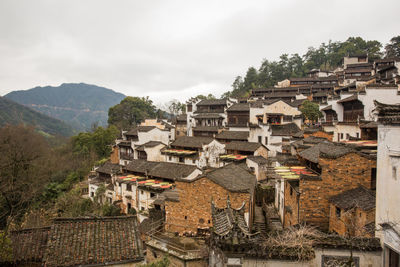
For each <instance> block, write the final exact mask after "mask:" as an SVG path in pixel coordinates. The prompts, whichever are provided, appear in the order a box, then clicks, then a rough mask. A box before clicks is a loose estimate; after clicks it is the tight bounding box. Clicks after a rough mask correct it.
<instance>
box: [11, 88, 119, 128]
mask: <svg viewBox="0 0 400 267" xmlns="http://www.w3.org/2000/svg"><path fill="white" fill-rule="evenodd" d="M4 97H6V98H8V99H11V100H13V101H15V102H17V103H19V104H22V105H25V106H28V107H30V108H32V109H34V110H37V111H39V112H41V113H44V114H46V115H48V116H51V117H54V118H57V119H60V120H63V121H64V122H66V123H68V124H70V125H71V126H73V127H74V128H76V129H77V130H79V131H85V130H88V129H90V128H91V126H92V125H93V124H94V123H98V124H99V125H102V126H105V125H107V119H108V109H109V108H110V107H112V106H114V105H116V104H118V103H120V102H121V100H122V99H124V98H125V95H124V94H121V93H117V92H115V91H113V90H111V89H108V88H105V87H100V86H96V85H90V84H85V83H63V84H61V85H60V86H57V87H54V86H45V87H40V86H39V87H35V88H32V89H29V90H20V91H13V92H11V93H8V94H7V95H5V96H4Z"/></svg>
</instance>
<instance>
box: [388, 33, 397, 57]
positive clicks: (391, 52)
mask: <svg viewBox="0 0 400 267" xmlns="http://www.w3.org/2000/svg"><path fill="white" fill-rule="evenodd" d="M385 56H386V57H388V58H389V57H400V35H399V36H395V37H393V38H392V39H390V42H389V43H388V44H387V45H386V46H385Z"/></svg>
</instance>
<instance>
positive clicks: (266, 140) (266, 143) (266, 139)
mask: <svg viewBox="0 0 400 267" xmlns="http://www.w3.org/2000/svg"><path fill="white" fill-rule="evenodd" d="M265 145H268V137H267V136H266V137H265Z"/></svg>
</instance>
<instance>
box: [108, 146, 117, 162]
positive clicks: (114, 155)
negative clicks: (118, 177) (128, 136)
mask: <svg viewBox="0 0 400 267" xmlns="http://www.w3.org/2000/svg"><path fill="white" fill-rule="evenodd" d="M110 160H111V163H112V164H119V149H118V147H117V146H114V147H113V148H112V151H111V155H110Z"/></svg>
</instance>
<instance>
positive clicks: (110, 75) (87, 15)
mask: <svg viewBox="0 0 400 267" xmlns="http://www.w3.org/2000/svg"><path fill="white" fill-rule="evenodd" d="M399 10H400V1H399V0H388V1H385V0H382V1H370V0H362V1H358V0H352V1H350V0H343V1H342V0H337V1H336V0H331V1H325V0H301V1H300V0H298V1H293V0H279V1H277V0H276V1H271V0H270V1H268V0H263V1H257V0H251V1H244V0H243V1H236V0H228V1H225V0H213V1H212V0H210V1H209V0H201V1H187V0H182V1H174V0H172V1H170V0H159V1H155V0H146V1H139V0H129V1H128V0H126V1H125V0H114V1H111V0H35V1H32V0H0V95H5V94H7V93H9V92H11V91H13V90H25V89H29V88H33V87H36V86H46V85H52V86H58V85H60V84H62V83H73V82H76V83H79V82H84V83H89V84H95V85H98V86H104V87H107V88H110V89H113V90H115V91H118V92H121V93H124V94H125V95H130V96H150V98H151V99H152V100H153V101H154V102H155V103H156V104H160V103H165V102H167V101H170V100H172V99H178V100H180V101H185V100H187V99H188V98H190V97H191V96H196V95H198V94H209V93H212V94H214V95H216V96H217V97H219V96H220V95H221V94H222V93H224V92H226V91H228V90H231V84H232V82H233V80H234V78H235V77H236V76H238V75H242V76H243V75H245V73H246V70H247V69H248V67H250V66H254V67H256V68H258V67H259V66H260V64H261V61H262V60H263V59H269V60H277V59H278V58H279V56H280V55H281V54H283V53H288V54H294V53H299V54H300V55H302V54H304V53H305V52H306V50H307V48H308V47H310V46H319V45H320V44H321V43H322V42H328V41H329V40H332V41H344V40H346V39H347V38H348V37H350V36H360V37H362V38H364V39H366V40H378V41H380V42H381V43H383V44H386V43H388V42H389V40H390V38H392V37H393V36H397V35H400V16H399V15H398V12H399Z"/></svg>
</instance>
